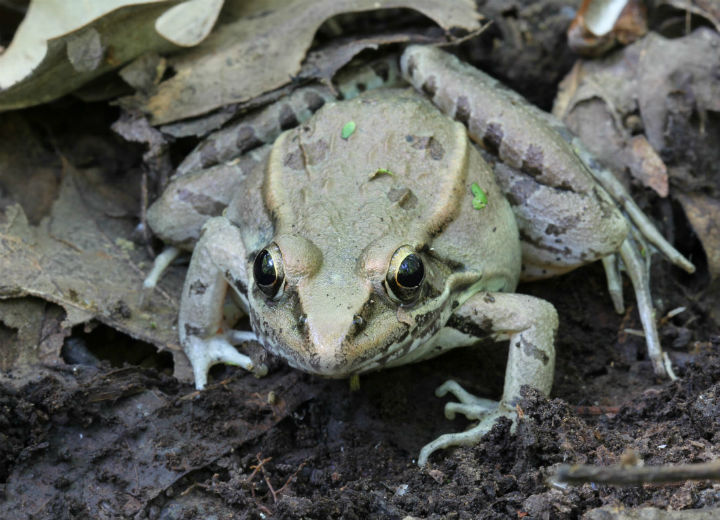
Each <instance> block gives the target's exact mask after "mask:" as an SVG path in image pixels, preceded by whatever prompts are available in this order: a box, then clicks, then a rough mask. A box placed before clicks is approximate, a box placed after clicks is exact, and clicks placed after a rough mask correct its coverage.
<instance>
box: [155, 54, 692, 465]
mask: <svg viewBox="0 0 720 520" xmlns="http://www.w3.org/2000/svg"><path fill="white" fill-rule="evenodd" d="M401 68H402V72H403V76H404V77H405V78H406V80H407V81H408V82H409V83H410V84H412V85H414V86H415V87H416V88H417V90H418V91H419V92H415V91H412V90H409V89H378V90H374V91H369V92H366V93H365V94H363V95H361V96H360V97H357V98H355V99H352V100H349V101H340V102H335V101H329V100H325V99H323V100H322V102H318V99H317V98H318V96H319V95H318V94H317V92H313V93H312V95H310V94H308V93H303V94H302V96H303V97H304V98H306V99H308V100H309V101H308V102H313V101H314V102H315V105H316V107H315V108H316V109H317V108H319V109H318V110H317V111H316V112H315V113H314V115H312V116H310V115H309V114H308V115H307V118H305V117H304V118H302V119H303V120H304V122H301V120H300V119H301V118H299V117H298V118H297V122H298V123H300V124H299V125H298V126H296V127H295V128H292V129H289V130H287V131H285V132H283V133H282V134H281V135H279V137H277V139H275V140H274V142H273V144H272V145H271V146H269V145H268V146H265V147H261V148H257V149H256V150H255V151H254V152H251V153H250V154H245V155H244V156H242V157H241V158H239V159H237V160H235V161H232V162H223V163H218V164H217V165H215V166H212V167H210V168H205V169H199V170H197V171H184V172H183V173H182V174H181V175H179V176H178V178H176V179H175V181H174V182H173V184H172V185H171V186H170V187H169V188H168V190H167V191H166V193H165V195H164V196H163V198H162V199H161V200H160V201H158V202H157V203H156V204H155V205H154V206H153V207H152V208H150V212H149V222H150V224H151V226H152V228H153V229H154V230H155V232H156V233H157V234H158V235H159V236H160V237H161V238H163V239H164V240H166V241H168V242H170V243H173V244H175V245H177V246H179V247H184V248H187V249H194V251H193V256H192V261H191V263H190V267H189V269H188V272H187V278H186V281H185V285H184V288H183V293H182V300H181V304H180V316H179V333H180V340H181V343H182V346H183V348H184V351H185V353H186V354H187V356H188V358H189V359H190V362H191V363H192V366H193V370H194V375H195V384H196V386H197V388H198V389H202V388H203V387H204V386H205V384H206V378H207V372H208V369H209V367H210V366H211V365H213V364H215V363H229V364H233V365H238V366H241V367H243V368H245V369H247V370H250V371H253V372H255V373H256V374H258V375H262V374H264V373H265V371H266V369H265V367H264V366H255V365H254V364H253V362H252V361H251V360H250V358H249V357H247V356H245V355H244V354H241V353H240V352H239V351H238V350H237V349H236V348H235V346H234V345H235V344H238V343H241V342H243V341H247V340H256V341H258V342H259V343H261V344H262V345H263V346H264V347H265V348H266V349H267V350H268V351H270V352H271V353H273V354H275V355H278V356H281V357H282V358H284V359H286V360H287V362H288V363H289V364H290V365H292V366H293V367H296V368H298V369H300V370H304V371H306V372H309V373H312V374H317V375H320V376H326V377H334V378H351V379H354V380H356V379H357V376H358V375H359V374H362V373H365V372H369V371H373V370H379V369H384V368H390V367H394V366H398V365H404V364H407V363H414V362H416V361H421V360H425V359H429V358H432V357H434V356H437V355H440V354H442V353H443V352H446V351H447V350H450V349H453V348H458V347H464V346H470V345H477V344H478V343H479V342H481V341H483V340H486V341H499V340H509V342H510V347H509V355H508V361H507V368H506V372H505V383H504V389H503V394H502V397H501V399H500V401H499V402H495V401H490V400H488V399H481V398H477V397H474V396H472V395H470V394H468V393H467V392H465V391H464V390H463V389H462V388H461V387H460V386H459V385H458V384H457V383H454V382H452V381H449V382H447V383H445V384H444V385H443V386H442V387H440V388H439V389H438V392H437V393H438V395H443V394H445V393H447V392H450V393H452V394H453V395H454V396H455V397H456V398H457V399H458V402H454V403H448V405H447V406H446V415H452V414H454V413H462V414H464V415H466V416H467V417H468V418H470V419H473V420H478V424H477V425H476V426H474V427H473V428H471V429H469V430H467V431H464V432H461V433H454V434H446V435H443V436H441V437H439V438H438V439H436V440H435V441H433V442H431V443H429V444H428V445H427V446H425V447H424V448H423V449H422V451H421V452H420V456H419V458H418V464H420V465H421V466H422V465H424V464H425V463H426V462H427V461H428V457H429V455H430V454H431V453H432V452H434V451H436V450H438V449H441V448H445V447H448V446H454V445H461V444H471V443H474V442H477V441H478V440H479V439H480V437H481V436H482V435H484V434H485V433H486V432H487V431H488V430H489V429H490V428H491V427H492V425H493V424H494V422H495V421H496V419H497V418H499V417H502V416H505V417H509V418H511V419H512V420H516V413H515V405H516V403H517V401H518V399H519V398H520V387H521V386H522V385H530V386H532V387H534V388H537V389H538V390H540V391H541V392H542V393H544V394H545V395H548V394H549V392H550V388H551V385H552V380H553V371H554V365H555V348H554V341H555V334H556V331H557V327H558V317H557V313H556V311H555V309H554V307H553V306H552V305H551V304H550V303H548V302H546V301H543V300H541V299H538V298H535V297H532V296H527V295H523V294H516V293H515V292H514V291H515V288H516V286H517V284H518V282H519V281H520V280H529V279H538V278H546V277H549V276H554V275H557V274H561V273H564V272H567V271H569V270H571V269H574V268H576V267H578V266H580V265H583V264H586V263H588V262H592V261H595V260H598V259H603V258H605V259H606V260H605V261H604V262H605V265H606V267H607V268H608V269H610V270H612V269H613V262H611V261H608V260H607V259H608V258H612V255H614V254H615V253H616V252H620V254H622V255H623V260H625V263H626V265H627V264H628V260H627V259H628V258H631V256H627V255H631V253H628V252H627V251H625V249H627V246H626V245H625V244H626V243H627V240H626V239H627V236H628V228H629V224H628V221H627V220H626V218H625V217H624V216H623V215H622V214H621V212H620V211H619V210H618V205H617V204H621V205H622V206H623V207H624V208H625V209H627V207H628V206H627V205H628V204H631V201H630V202H628V201H627V200H624V199H623V200H621V198H622V197H625V198H627V199H630V197H629V196H627V194H626V193H625V192H624V191H622V192H617V193H620V195H617V194H616V193H615V192H616V191H617V190H619V189H621V188H618V187H617V185H616V184H613V183H612V182H613V181H612V180H610V181H608V180H607V179H605V178H601V179H600V180H596V178H594V175H596V174H595V172H593V171H590V170H589V168H588V167H587V165H586V163H587V162H588V161H589V160H588V159H586V160H585V162H583V161H581V160H580V159H579V156H580V155H582V153H584V152H582V151H581V152H578V151H577V148H576V147H577V146H579V145H577V144H576V143H575V142H574V141H573V140H572V136H569V135H563V132H564V133H565V134H567V131H566V130H563V127H561V126H560V124H559V123H558V122H557V121H554V120H552V119H551V118H550V116H549V115H547V114H544V113H542V112H540V111H539V110H538V109H535V108H534V107H530V106H529V105H528V104H527V102H525V101H524V100H522V98H520V96H519V95H517V94H515V93H512V92H510V91H507V90H506V89H504V88H503V87H502V86H501V85H499V84H498V83H497V82H495V81H494V80H492V79H491V78H489V77H487V76H486V75H484V74H483V73H481V72H480V71H478V70H477V69H474V68H472V67H470V66H468V65H465V64H462V63H460V62H459V61H458V60H457V59H456V58H455V57H453V56H450V55H448V54H446V53H445V52H443V51H441V50H439V49H435V48H431V47H419V46H412V47H409V48H408V49H406V51H405V52H404V54H403V56H402V59H401ZM421 93H422V94H421ZM298 96H301V94H298ZM426 96H427V97H426ZM428 98H429V99H428ZM317 105H319V106H317ZM320 107H321V108H320ZM280 114H281V116H282V115H283V114H285V116H284V117H285V120H286V121H287V120H288V119H292V117H291V116H292V115H294V113H293V114H291V115H290V116H289V115H288V111H287V110H284V109H282V110H280ZM348 121H351V122H352V123H353V124H352V129H348V124H349V123H347V122H348ZM341 125H344V126H341ZM281 126H282V125H281ZM339 127H342V128H343V129H342V131H341V132H338V131H337V129H338V128H339ZM243 132H244V133H245V134H247V131H245V130H243ZM350 135H352V139H351V140H349V139H348V138H349V137H350ZM245 137H247V135H245ZM251 137H252V136H251ZM222 138H223V139H225V137H222ZM217 139H218V141H219V140H220V137H218V138H217ZM231 140H232V141H233V142H235V141H237V139H229V138H228V141H231ZM266 140H268V141H269V139H266ZM476 143H477V144H479V145H481V146H482V147H483V148H484V149H485V150H487V151H490V152H494V153H496V154H497V155H499V157H500V159H502V160H503V161H504V164H501V163H499V162H498V163H497V164H496V165H495V170H494V171H493V169H492V168H491V167H490V166H489V165H488V163H487V162H486V160H485V159H483V156H482V155H481V152H480V151H479V149H478V146H476ZM206 148H207V147H206ZM201 159H202V158H196V159H193V160H196V161H201ZM390 172H392V174H389V173H390ZM379 173H388V174H387V175H380V174H379ZM601 177H602V176H601ZM599 182H603V183H609V184H607V186H609V188H607V189H609V190H610V191H611V192H613V196H615V198H616V200H619V201H620V202H618V203H617V204H616V202H614V200H613V198H612V197H611V196H610V195H609V194H608V193H607V192H606V190H605V189H603V188H602V187H601V186H600V184H599ZM615 182H617V181H615ZM481 186H482V188H480V187H481ZM349 194H351V195H349ZM225 206H227V207H225ZM479 210H482V211H479ZM638 211H639V210H638ZM639 220H642V219H639ZM635 222H636V223H637V222H638V220H636V221H635ZM638 225H639V226H640V227H641V228H642V226H643V224H638ZM653 230H654V228H653ZM642 231H643V232H644V233H646V234H647V232H646V230H645V229H644V228H642ZM655 233H657V232H656V231H655ZM650 234H652V233H650ZM653 236H655V235H653ZM668 248H670V249H668ZM665 249H666V250H672V251H671V252H674V253H672V254H673V255H675V256H674V257H673V260H674V261H676V262H678V263H680V264H682V262H683V261H684V262H687V260H685V259H684V258H683V257H682V256H681V255H680V254H679V253H677V252H675V251H674V250H673V249H672V248H671V247H670V246H669V245H667V246H666V247H665ZM638 265H640V267H637V266H636V271H638V272H639V271H642V265H641V264H638ZM687 265H690V267H691V264H689V262H687ZM687 265H686V268H687ZM641 278H642V277H640V278H639V280H640V282H639V283H641V284H642V283H645V286H642V287H641V289H640V290H639V292H638V294H639V295H640V293H641V292H642V291H647V290H648V289H647V284H646V279H641ZM643 280H644V281H643ZM633 281H635V280H633ZM636 287H637V285H636ZM228 292H229V293H230V295H231V296H232V297H233V299H234V300H235V301H236V303H237V304H238V305H239V306H240V307H241V309H242V310H243V311H244V312H245V313H246V314H247V315H248V316H249V319H250V323H251V326H252V332H249V331H234V330H231V329H230V328H228V326H227V324H225V323H223V312H222V311H223V304H224V302H225V298H226V294H227V293H228ZM643 294H644V293H643ZM648 294H649V293H648ZM639 297H640V296H639ZM648 302H649V300H648ZM646 303H647V302H646ZM647 305H648V309H649V312H650V313H651V312H652V308H651V306H650V305H649V303H647ZM653 327H654V325H653ZM646 330H647V329H646ZM658 346H659V344H658ZM654 361H655V362H656V365H655V366H656V368H657V367H658V366H659V367H660V368H663V361H662V357H660V358H659V360H658V359H654Z"/></svg>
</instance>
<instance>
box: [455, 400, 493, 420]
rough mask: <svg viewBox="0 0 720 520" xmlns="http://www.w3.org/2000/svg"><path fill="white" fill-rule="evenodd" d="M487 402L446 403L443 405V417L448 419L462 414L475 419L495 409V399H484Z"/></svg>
mask: <svg viewBox="0 0 720 520" xmlns="http://www.w3.org/2000/svg"><path fill="white" fill-rule="evenodd" d="M486 401H487V403H484V404H481V403H477V404H465V403H447V404H446V405H445V418H446V419H449V420H451V421H452V420H453V419H455V414H458V413H460V414H462V415H464V416H465V417H466V418H467V419H469V420H471V421H476V420H478V419H480V418H481V417H483V416H484V415H486V414H487V413H489V412H493V411H495V410H497V408H498V405H499V404H500V403H498V402H497V401H491V400H490V399H486Z"/></svg>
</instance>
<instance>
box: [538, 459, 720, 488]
mask: <svg viewBox="0 0 720 520" xmlns="http://www.w3.org/2000/svg"><path fill="white" fill-rule="evenodd" d="M552 480H553V481H554V482H557V483H566V484H584V483H586V482H594V483H595V484H615V485H618V486H639V485H642V484H649V483H661V484H667V483H671V482H678V481H685V480H720V460H715V461H712V462H707V463H703V464H680V465H677V466H673V465H664V466H629V467H628V466H592V465H585V464H579V465H576V466H560V467H559V468H558V469H557V471H556V473H555V475H554V476H553V477H552Z"/></svg>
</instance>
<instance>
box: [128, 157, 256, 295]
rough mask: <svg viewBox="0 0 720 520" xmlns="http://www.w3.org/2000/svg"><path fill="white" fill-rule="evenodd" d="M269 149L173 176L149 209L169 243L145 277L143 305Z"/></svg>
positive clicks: (153, 223) (150, 217) (152, 221)
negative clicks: (176, 260)
mask: <svg viewBox="0 0 720 520" xmlns="http://www.w3.org/2000/svg"><path fill="white" fill-rule="evenodd" d="M269 151H270V147H269V146H265V147H261V148H258V149H257V150H254V151H252V152H249V153H247V154H245V155H244V156H242V157H240V158H238V159H236V160H235V161H232V162H229V163H224V164H221V165H218V166H214V167H212V168H208V169H205V170H198V171H195V172H191V173H186V174H185V175H180V176H176V177H174V178H173V179H172V181H171V182H170V184H169V185H168V187H167V188H166V189H165V191H164V192H163V194H162V195H161V196H160V198H159V199H158V200H156V201H155V202H154V203H153V205H152V206H150V208H149V209H148V214H147V219H148V224H149V225H150V227H151V228H152V230H153V232H154V233H155V234H156V235H157V236H158V237H159V238H160V239H162V240H163V242H166V243H167V244H170V245H168V246H166V247H165V249H163V251H162V253H160V254H159V255H158V256H157V257H155V260H154V262H153V266H152V268H151V269H150V272H149V273H148V275H147V276H146V277H145V280H144V282H143V291H142V295H141V302H140V304H141V305H142V304H143V303H144V302H145V301H147V300H148V299H149V297H150V295H151V294H152V292H153V291H154V290H155V287H156V286H157V283H158V281H159V280H160V279H161V278H162V275H163V273H164V272H165V271H166V270H167V268H168V266H169V265H170V264H171V263H172V262H173V261H174V260H175V259H176V258H177V257H178V256H179V255H180V254H181V253H182V251H183V250H192V249H193V247H194V246H195V243H196V242H197V241H198V239H199V238H200V230H201V229H202V227H203V225H204V224H205V222H207V221H208V219H210V218H212V217H217V216H220V215H221V214H222V212H223V210H224V209H225V208H226V207H227V205H228V204H229V203H230V199H231V198H232V196H233V194H234V193H235V192H236V191H237V190H239V189H242V183H243V181H244V180H245V179H246V178H247V175H248V174H249V173H250V171H251V170H252V168H254V167H256V166H257V165H258V164H260V163H262V162H263V161H264V160H265V159H266V158H267V155H268V153H269Z"/></svg>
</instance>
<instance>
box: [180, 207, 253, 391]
mask: <svg viewBox="0 0 720 520" xmlns="http://www.w3.org/2000/svg"><path fill="white" fill-rule="evenodd" d="M242 244H243V242H242V239H241V236H240V233H239V230H238V229H237V228H236V227H235V226H233V225H232V224H231V223H230V222H229V221H228V220H227V219H225V218H224V217H217V218H213V219H210V220H208V222H207V223H206V225H205V226H204V228H203V233H202V236H201V238H200V241H199V242H198V244H197V246H196V247H195V251H194V252H193V256H192V260H191V261H190V267H189V268H188V272H187V276H186V278H185V285H184V286H183V293H182V300H181V302H180V314H179V318H178V326H179V329H180V330H179V333H180V342H181V344H182V346H183V350H184V351H185V354H187V356H188V359H189V360H190V362H191V364H192V366H193V372H194V374H195V385H196V387H197V388H198V389H200V388H203V387H204V386H205V381H206V378H207V371H208V369H209V368H210V367H211V366H212V365H214V364H217V363H229V364H233V365H239V366H242V367H243V368H245V369H247V370H253V369H256V368H257V367H254V366H253V364H252V362H251V360H250V358H248V357H247V356H244V355H243V354H240V353H239V352H238V351H237V350H236V349H235V347H234V346H233V345H232V342H233V341H237V340H240V339H253V337H254V336H253V335H252V333H248V334H247V335H246V336H248V337H242V338H240V337H238V335H237V334H233V332H232V331H227V332H223V323H222V321H223V305H224V303H225V296H226V293H227V290H228V287H229V285H230V284H232V285H233V286H234V287H235V289H236V293H238V297H239V299H240V301H241V303H242V304H244V305H245V307H246V308H247V296H246V291H247V289H246V287H247V273H246V269H245V263H244V259H245V248H244V247H243V245H242ZM260 370H262V367H260Z"/></svg>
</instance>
